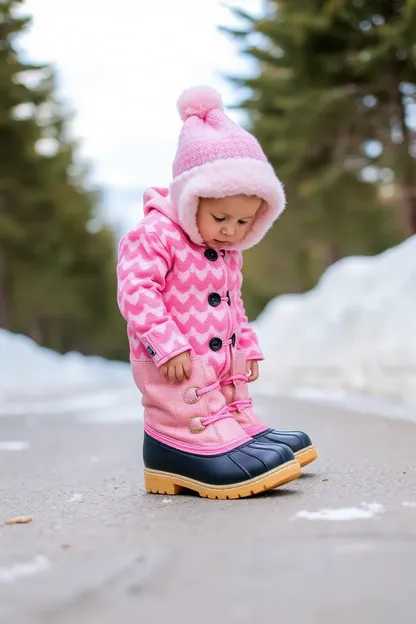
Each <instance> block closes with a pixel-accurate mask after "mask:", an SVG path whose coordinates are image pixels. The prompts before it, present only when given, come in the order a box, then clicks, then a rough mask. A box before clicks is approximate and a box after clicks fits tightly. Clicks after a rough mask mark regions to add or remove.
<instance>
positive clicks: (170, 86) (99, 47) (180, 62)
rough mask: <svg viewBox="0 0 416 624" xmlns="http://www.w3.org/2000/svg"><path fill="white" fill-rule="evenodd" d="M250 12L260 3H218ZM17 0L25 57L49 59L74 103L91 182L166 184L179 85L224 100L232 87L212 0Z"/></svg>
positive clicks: (239, 66) (231, 66)
mask: <svg viewBox="0 0 416 624" xmlns="http://www.w3.org/2000/svg"><path fill="white" fill-rule="evenodd" d="M226 1H227V4H228V5H234V6H240V7H242V8H244V9H246V10H248V11H250V12H252V13H258V12H259V11H260V9H261V4H262V1H261V0H226ZM105 6H106V2H105V1H104V0H26V2H25V3H24V10H25V11H26V12H28V13H30V14H31V15H32V16H33V26H32V28H31V30H30V32H29V34H28V35H27V36H26V37H25V39H24V40H23V46H24V49H25V50H26V51H27V54H28V55H29V57H30V58H31V59H34V60H37V61H44V62H48V63H52V64H53V65H55V67H56V68H57V70H58V75H59V79H60V92H61V94H62V95H63V96H64V97H65V99H66V100H67V101H68V102H69V103H70V105H71V106H72V108H73V109H75V112H76V117H75V122H74V125H73V132H74V134H75V135H76V136H77V137H79V138H80V139H81V141H82V155H83V156H84V157H86V158H88V160H90V161H92V167H93V179H94V181H95V182H97V183H98V184H102V185H105V186H106V187H111V188H112V189H126V188H129V189H131V188H133V187H135V188H137V187H138V188H143V187H145V186H148V185H158V186H162V185H166V184H168V183H169V180H170V175H171V163H172V159H173V156H174V152H175V149H176V141H177V137H178V132H179V129H180V120H179V117H178V113H177V110H176V100H177V97H178V95H179V94H180V93H181V91H182V90H183V89H184V88H187V87H189V86H191V85H194V84H211V85H213V86H215V87H216V88H218V89H219V90H221V92H222V93H223V97H224V101H225V103H226V104H227V103H231V102H233V98H234V97H235V93H233V91H232V88H231V87H230V86H227V84H226V83H225V82H224V81H223V80H222V79H221V78H220V74H221V73H223V74H226V73H230V74H232V73H234V72H239V73H241V72H243V73H244V72H245V71H247V67H248V61H247V60H244V59H242V58H241V57H239V56H238V53H237V50H236V46H235V44H233V43H232V42H230V41H229V39H227V37H225V36H224V35H222V34H220V33H219V32H218V31H217V27H218V25H220V24H221V25H224V24H226V25H229V24H233V23H235V21H234V20H233V18H232V17H231V16H230V12H229V11H228V10H227V8H226V7H225V6H224V4H223V3H222V2H220V1H219V0H117V2H108V5H107V6H108V10H107V9H106V8H105Z"/></svg>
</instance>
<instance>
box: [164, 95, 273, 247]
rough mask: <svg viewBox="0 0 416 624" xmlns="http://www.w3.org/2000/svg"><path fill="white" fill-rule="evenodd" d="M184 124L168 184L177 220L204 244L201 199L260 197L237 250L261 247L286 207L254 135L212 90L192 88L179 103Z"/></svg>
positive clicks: (194, 237) (193, 238) (271, 169)
mask: <svg viewBox="0 0 416 624" xmlns="http://www.w3.org/2000/svg"><path fill="white" fill-rule="evenodd" d="M178 109H179V113H180V115H181V119H182V120H183V121H184V124H183V127H182V130H181V132H180V135H179V144H178V149H177V152H176V156H175V160H174V162H173V181H172V183H171V185H170V195H171V198H172V202H173V203H174V204H175V205H176V208H177V211H178V221H179V223H180V225H181V227H182V228H183V229H184V230H185V231H186V232H187V233H188V235H189V236H190V237H191V239H192V240H193V241H194V242H195V243H198V244H201V243H202V242H203V241H202V239H201V236H200V234H199V232H198V229H197V226H196V211H197V209H198V199H199V198H200V197H226V196H230V195H240V194H242V195H257V196H258V197H260V198H262V199H263V204H262V206H261V208H260V210H259V212H258V214H257V217H256V220H255V222H254V223H253V226H252V227H251V228H250V231H249V232H248V233H247V235H246V236H245V238H244V239H243V240H242V241H241V242H240V244H239V245H238V248H239V249H248V248H249V247H252V246H253V245H255V244H256V243H258V242H259V241H260V240H261V239H262V238H263V236H264V235H265V233H266V232H267V230H268V229H269V228H270V227H271V225H272V224H273V222H274V221H275V220H276V219H277V217H278V216H279V215H280V213H281V212H283V210H284V207H285V195H284V192H283V187H282V184H281V183H280V181H279V180H278V178H277V177H276V174H275V173H274V170H273V168H272V166H271V165H270V164H269V162H268V161H267V158H266V156H265V154H264V152H263V150H262V148H261V147H260V144H259V143H258V141H257V139H255V138H254V136H253V135H252V134H250V133H249V132H247V131H246V130H244V129H243V128H241V127H240V126H238V125H237V124H235V123H234V122H233V121H231V119H230V118H229V117H227V115H226V114H225V113H224V111H223V105H222V101H221V96H220V95H219V94H218V93H217V92H216V91H215V90H214V89H212V88H211V87H193V88H191V89H188V90H187V91H184V93H182V95H181V96H180V98H179V100H178Z"/></svg>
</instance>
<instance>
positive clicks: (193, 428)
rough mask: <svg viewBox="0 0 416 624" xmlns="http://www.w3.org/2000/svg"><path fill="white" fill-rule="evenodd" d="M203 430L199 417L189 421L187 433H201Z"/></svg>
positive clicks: (203, 426)
mask: <svg viewBox="0 0 416 624" xmlns="http://www.w3.org/2000/svg"><path fill="white" fill-rule="evenodd" d="M204 429H205V425H203V424H202V422H201V417H200V416H194V417H193V418H190V419H189V431H190V432H191V433H201V431H203V430H204Z"/></svg>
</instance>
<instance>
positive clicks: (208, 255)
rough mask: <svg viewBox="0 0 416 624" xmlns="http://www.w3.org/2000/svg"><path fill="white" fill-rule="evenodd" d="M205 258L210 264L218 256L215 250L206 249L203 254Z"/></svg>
mask: <svg viewBox="0 0 416 624" xmlns="http://www.w3.org/2000/svg"><path fill="white" fill-rule="evenodd" d="M204 256H205V258H208V260H210V261H211V262H215V260H218V254H217V252H216V251H215V249H207V250H206V251H205V253H204Z"/></svg>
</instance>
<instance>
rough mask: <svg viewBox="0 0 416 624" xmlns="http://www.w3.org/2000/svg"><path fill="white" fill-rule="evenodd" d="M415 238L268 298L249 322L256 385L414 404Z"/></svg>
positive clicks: (351, 259) (337, 265) (353, 259)
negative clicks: (296, 291)
mask: <svg viewBox="0 0 416 624" xmlns="http://www.w3.org/2000/svg"><path fill="white" fill-rule="evenodd" d="M415 319H416V236H414V237H412V238H410V239H408V240H406V241H405V242H403V243H402V244H400V245H398V246H397V247H394V248H392V249H389V250H387V251H385V252H384V253H382V254H380V255H378V256H372V257H349V258H345V259H343V260H340V261H339V262H337V263H335V264H334V265H332V266H331V267H330V268H329V269H328V270H327V271H326V272H325V273H324V274H323V276H322V278H321V280H320V281H319V283H318V285H317V286H316V287H315V288H314V289H313V290H311V291H310V292H308V293H305V294H302V295H283V296H281V297H277V298H276V299H274V300H273V301H271V302H270V303H269V305H268V306H267V307H266V308H265V310H264V311H263V313H262V314H261V315H260V316H259V318H258V319H257V321H256V323H254V324H253V326H254V327H255V329H256V331H257V332H258V335H259V338H260V342H261V345H262V348H263V351H264V354H265V358H266V359H265V362H263V363H262V366H261V379H262V381H263V383H265V384H268V385H269V387H270V386H271V385H272V386H273V387H274V388H275V391H276V392H278V391H279V390H282V389H284V388H286V389H287V388H294V387H295V388H296V387H297V388H299V387H303V388H305V387H309V388H322V389H326V390H328V389H337V390H343V391H346V392H352V393H355V394H357V393H358V394H366V395H373V396H377V397H384V398H388V399H394V400H396V399H400V400H404V401H407V402H409V403H412V404H416V331H415V327H416V321H415Z"/></svg>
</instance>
